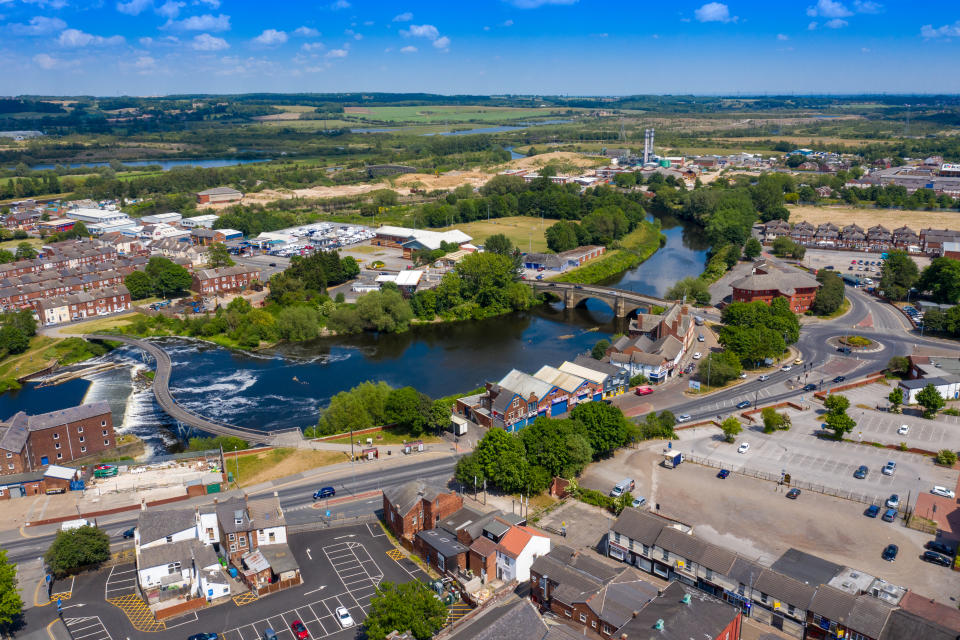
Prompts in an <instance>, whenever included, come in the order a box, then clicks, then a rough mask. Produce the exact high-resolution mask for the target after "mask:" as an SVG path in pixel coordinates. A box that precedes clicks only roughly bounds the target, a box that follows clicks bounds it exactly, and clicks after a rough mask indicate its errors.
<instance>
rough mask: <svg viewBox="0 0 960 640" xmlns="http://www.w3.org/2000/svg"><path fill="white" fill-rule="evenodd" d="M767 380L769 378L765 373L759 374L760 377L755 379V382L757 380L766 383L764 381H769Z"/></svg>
mask: <svg viewBox="0 0 960 640" xmlns="http://www.w3.org/2000/svg"><path fill="white" fill-rule="evenodd" d="M769 379H770V376H769V375H767V374H766V373H764V374H761V375H760V377H759V378H757V380H759V381H760V382H766V381H767V380H769Z"/></svg>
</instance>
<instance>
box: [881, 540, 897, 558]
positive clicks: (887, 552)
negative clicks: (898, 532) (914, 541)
mask: <svg viewBox="0 0 960 640" xmlns="http://www.w3.org/2000/svg"><path fill="white" fill-rule="evenodd" d="M898 551H900V548H899V547H897V545H895V544H888V545H887V546H886V548H884V550H883V554H882V557H883V559H884V560H886V561H888V562H893V561H894V560H896V559H897V552H898Z"/></svg>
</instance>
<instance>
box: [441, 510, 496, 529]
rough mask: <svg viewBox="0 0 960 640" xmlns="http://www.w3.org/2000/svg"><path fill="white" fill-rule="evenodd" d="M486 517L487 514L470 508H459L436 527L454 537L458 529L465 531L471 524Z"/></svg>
mask: <svg viewBox="0 0 960 640" xmlns="http://www.w3.org/2000/svg"><path fill="white" fill-rule="evenodd" d="M486 517H487V514H485V513H483V512H482V511H477V510H476V509H473V508H471V507H466V506H465V507H460V509H458V510H457V511H454V512H453V513H451V514H450V515H449V516H447V517H446V518H444V519H443V520H441V521H440V522H438V523H437V527H439V528H441V529H445V530H447V531H449V532H450V533H452V534H453V535H454V536H456V535H457V531H459V530H460V529H466V528H467V527H469V526H470V525H471V524H474V523H476V522H477V521H479V520H483V519H484V518H486Z"/></svg>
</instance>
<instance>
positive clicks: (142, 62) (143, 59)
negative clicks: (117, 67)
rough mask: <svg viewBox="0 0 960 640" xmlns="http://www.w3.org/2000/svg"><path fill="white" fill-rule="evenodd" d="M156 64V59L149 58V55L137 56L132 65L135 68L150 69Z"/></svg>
mask: <svg viewBox="0 0 960 640" xmlns="http://www.w3.org/2000/svg"><path fill="white" fill-rule="evenodd" d="M156 64H157V61H156V60H154V59H153V58H151V57H150V56H140V57H139V58H137V60H136V62H134V63H133V66H134V67H136V68H137V69H141V70H142V69H152V68H153V67H154V66H155V65H156Z"/></svg>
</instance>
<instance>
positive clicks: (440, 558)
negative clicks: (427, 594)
mask: <svg viewBox="0 0 960 640" xmlns="http://www.w3.org/2000/svg"><path fill="white" fill-rule="evenodd" d="M446 564H447V563H446V559H445V558H444V557H443V556H442V555H440V554H439V553H438V554H437V567H439V569H440V571H446V570H447V568H446Z"/></svg>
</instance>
